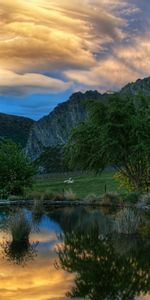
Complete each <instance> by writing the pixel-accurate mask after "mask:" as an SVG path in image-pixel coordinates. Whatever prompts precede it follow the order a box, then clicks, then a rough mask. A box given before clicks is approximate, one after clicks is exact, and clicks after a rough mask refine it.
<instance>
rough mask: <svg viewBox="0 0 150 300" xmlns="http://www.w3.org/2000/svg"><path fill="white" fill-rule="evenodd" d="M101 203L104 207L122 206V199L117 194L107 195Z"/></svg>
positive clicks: (103, 196)
mask: <svg viewBox="0 0 150 300" xmlns="http://www.w3.org/2000/svg"><path fill="white" fill-rule="evenodd" d="M101 203H102V204H103V205H120V204H122V199H121V197H120V196H119V194H117V193H105V194H104V195H102V198H101Z"/></svg>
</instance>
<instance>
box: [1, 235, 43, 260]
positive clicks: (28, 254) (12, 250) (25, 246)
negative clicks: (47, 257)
mask: <svg viewBox="0 0 150 300" xmlns="http://www.w3.org/2000/svg"><path fill="white" fill-rule="evenodd" d="M37 245H38V242H36V243H33V244H30V243H29V240H23V241H18V242H15V241H12V242H10V241H6V242H4V243H3V244H2V245H1V246H2V249H3V253H4V258H7V259H8V261H9V262H12V263H14V264H17V265H22V266H25V265H26V264H27V263H28V262H30V261H32V260H33V259H34V258H35V257H36V255H37V249H36V248H37Z"/></svg>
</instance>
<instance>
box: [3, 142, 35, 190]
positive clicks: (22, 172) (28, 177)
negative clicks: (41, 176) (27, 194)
mask: <svg viewBox="0 0 150 300" xmlns="http://www.w3.org/2000/svg"><path fill="white" fill-rule="evenodd" d="M34 171H35V169H34V167H33V165H32V163H30V162H29V161H28V160H27V158H26V157H25V155H24V153H23V151H22V149H21V147H20V146H18V145H17V144H15V143H14V142H13V141H11V140H2V141H0V190H1V191H2V192H3V191H5V192H7V193H8V194H12V195H21V194H23V192H24V189H25V187H29V186H31V185H32V178H33V175H34Z"/></svg>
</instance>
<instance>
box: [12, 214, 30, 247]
mask: <svg viewBox="0 0 150 300" xmlns="http://www.w3.org/2000/svg"><path fill="white" fill-rule="evenodd" d="M7 226H8V230H9V231H10V233H11V235H12V240H13V241H14V242H18V241H26V240H28V239H29V234H30V232H31V227H32V226H31V223H30V222H29V220H28V219H27V217H26V215H25V213H24V212H23V211H22V210H19V211H18V212H16V213H15V214H13V215H11V216H10V218H9V219H8V224H7Z"/></svg>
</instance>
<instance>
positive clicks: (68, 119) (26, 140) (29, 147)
mask: <svg viewBox="0 0 150 300" xmlns="http://www.w3.org/2000/svg"><path fill="white" fill-rule="evenodd" d="M118 93H121V94H124V93H125V94H126V93H127V94H130V95H133V96H136V95H137V94H138V93H142V94H146V95H150V77H148V78H144V79H138V80H137V81H136V82H133V83H129V84H127V85H126V86H125V87H123V88H122V89H121V91H120V92H118ZM110 94H112V92H111V93H110V92H109V93H106V94H103V95H102V94H100V93H99V92H97V91H87V92H85V93H81V92H77V93H74V94H73V95H72V96H70V98H69V100H67V101H66V102H63V103H61V104H59V105H58V106H57V107H56V108H55V109H54V110H53V111H52V112H50V113H49V115H47V116H45V117H43V118H41V119H40V120H38V121H36V122H35V121H33V120H30V119H28V118H23V117H16V116H10V115H6V114H0V137H1V138H5V137H6V138H12V139H13V140H15V141H16V142H19V143H21V144H22V145H23V146H25V144H26V154H27V155H28V157H30V158H31V159H32V160H35V159H37V158H38V157H39V156H40V155H41V153H43V152H44V151H45V149H47V148H48V147H52V148H53V147H57V146H58V145H64V144H65V143H66V142H67V139H68V136H69V134H70V132H71V130H72V128H73V127H74V126H75V125H76V124H77V123H79V122H82V121H84V120H85V119H86V118H87V115H88V113H87V109H86V103H87V102H88V101H89V100H99V101H105V99H106V97H107V96H108V95H110Z"/></svg>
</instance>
